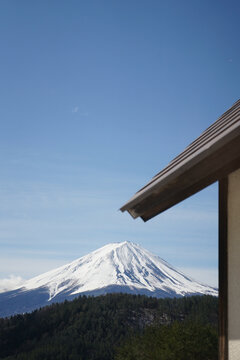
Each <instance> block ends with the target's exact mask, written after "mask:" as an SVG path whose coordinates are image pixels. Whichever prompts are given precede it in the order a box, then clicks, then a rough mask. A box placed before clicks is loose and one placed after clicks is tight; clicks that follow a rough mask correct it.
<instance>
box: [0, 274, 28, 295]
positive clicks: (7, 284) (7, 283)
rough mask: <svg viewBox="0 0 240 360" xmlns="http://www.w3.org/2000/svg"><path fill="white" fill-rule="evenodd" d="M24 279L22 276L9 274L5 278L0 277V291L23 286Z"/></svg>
mask: <svg viewBox="0 0 240 360" xmlns="http://www.w3.org/2000/svg"><path fill="white" fill-rule="evenodd" d="M24 281H25V280H24V279H23V278H22V277H21V276H16V275H9V277H7V278H5V279H0V293H1V292H5V291H10V290H14V289H17V288H19V287H21V286H22V284H23V283H24Z"/></svg>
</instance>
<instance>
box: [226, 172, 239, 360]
mask: <svg viewBox="0 0 240 360" xmlns="http://www.w3.org/2000/svg"><path fill="white" fill-rule="evenodd" d="M228 353H229V360H239V359H240V169H239V170H237V171H235V172H233V173H231V174H230V175H229V177H228Z"/></svg>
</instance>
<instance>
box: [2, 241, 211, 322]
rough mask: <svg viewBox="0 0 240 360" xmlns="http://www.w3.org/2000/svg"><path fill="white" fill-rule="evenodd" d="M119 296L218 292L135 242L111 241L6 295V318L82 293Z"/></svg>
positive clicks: (4, 314) (175, 295)
mask: <svg viewBox="0 0 240 360" xmlns="http://www.w3.org/2000/svg"><path fill="white" fill-rule="evenodd" d="M113 292H125V293H130V294H145V295H147V296H155V297H159V298H161V297H162V298H163V297H181V296H190V295H213V296H217V295H218V291H217V289H215V288H212V287H210V286H207V285H203V284H201V283H199V282H196V281H194V280H193V279H191V278H190V277H187V276H186V275H184V274H183V273H181V272H180V271H178V270H176V269H174V268H173V267H172V266H171V265H170V264H168V263H167V262H166V261H164V260H163V259H161V258H160V257H158V256H156V255H154V254H152V253H151V252H149V251H147V250H145V249H144V248H142V247H141V246H139V245H136V244H134V243H132V242H121V243H111V244H108V245H106V246H104V247H102V248H100V249H98V250H96V251H93V252H91V253H90V254H88V255H85V256H83V257H81V258H79V259H77V260H75V261H73V262H71V263H70V264H67V265H64V266H62V267H60V268H57V269H55V270H51V271H49V272H47V273H44V274H42V275H39V276H37V277H34V278H32V279H30V280H27V281H26V282H25V283H24V284H23V286H22V287H21V288H18V289H15V290H12V291H8V292H4V293H1V294H0V316H1V317H4V316H10V315H13V314H17V313H25V312H30V311H32V310H34V309H37V308H39V307H43V306H45V305H49V304H51V303H53V302H62V301H64V300H66V299H67V300H72V299H73V298H74V297H77V296H79V295H93V296H97V295H102V294H106V293H113Z"/></svg>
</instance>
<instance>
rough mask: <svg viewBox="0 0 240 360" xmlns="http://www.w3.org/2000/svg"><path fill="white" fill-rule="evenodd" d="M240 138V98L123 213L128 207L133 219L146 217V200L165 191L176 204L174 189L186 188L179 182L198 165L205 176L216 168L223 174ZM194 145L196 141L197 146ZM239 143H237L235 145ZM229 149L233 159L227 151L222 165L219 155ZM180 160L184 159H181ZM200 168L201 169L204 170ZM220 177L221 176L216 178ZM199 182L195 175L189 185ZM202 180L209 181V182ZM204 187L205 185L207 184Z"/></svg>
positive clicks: (126, 206)
mask: <svg viewBox="0 0 240 360" xmlns="http://www.w3.org/2000/svg"><path fill="white" fill-rule="evenodd" d="M238 139H240V100H238V101H237V102H236V103H235V104H234V105H233V106H232V107H231V108H230V109H229V110H227V111H226V112H225V113H224V114H223V115H222V116H221V117H220V118H219V119H218V120H217V121H216V122H215V123H213V124H212V125H211V126H210V127H208V128H207V130H205V131H204V132H203V133H202V134H201V135H200V136H199V137H198V138H197V139H196V140H195V141H194V142H193V143H191V144H190V145H189V146H188V147H187V148H186V149H185V150H184V151H183V152H182V153H181V154H180V155H179V156H178V157H176V158H175V159H174V160H173V161H172V162H171V163H170V164H169V165H168V166H167V167H165V168H164V169H163V170H162V171H161V172H160V173H158V174H157V175H156V176H155V177H154V178H153V179H152V180H151V181H150V182H149V183H147V184H146V185H145V186H144V187H143V188H142V189H140V190H139V191H138V192H137V193H136V194H135V195H134V196H133V197H132V198H131V199H130V200H129V201H128V202H127V203H126V204H124V205H123V206H122V207H121V208H120V210H121V211H122V212H124V211H126V210H127V211H128V212H129V213H130V214H131V216H132V217H133V218H137V217H138V216H141V217H142V218H143V217H144V215H143V213H144V203H146V201H147V199H148V198H151V201H152V202H154V201H155V200H156V199H158V201H161V199H162V197H161V192H164V201H165V203H166V202H167V200H166V198H167V197H169V202H170V203H171V206H173V205H174V200H173V199H172V198H171V194H170V192H171V191H173V192H174V193H176V191H177V189H178V188H179V191H180V190H181V191H183V186H182V184H180V183H178V182H180V181H182V182H183V176H184V174H185V173H186V174H187V173H188V175H189V174H190V175H191V169H195V170H194V171H195V172H196V168H197V167H200V168H201V167H202V170H203V171H205V174H204V176H205V177H208V176H210V175H211V176H212V174H211V171H212V170H211V169H214V168H216V169H215V171H216V176H218V177H219V176H220V174H221V171H220V168H221V166H222V167H224V169H225V168H226V166H227V162H230V161H231V157H234V158H236V156H237V154H232V153H231V151H232V150H231V147H229V146H228V144H231V142H233V141H235V142H236V144H237V145H238V143H239V142H240V140H238ZM192 144H194V147H193V145H192ZM236 144H235V145H234V146H235V147H236ZM225 148H226V149H227V150H226V151H228V153H229V154H228V156H229V159H228V158H227V154H225V158H226V159H225V163H222V164H221V159H217V158H216V157H217V155H218V154H220V153H221V149H225ZM239 155H240V153H239ZM178 159H180V160H179V161H177V160H178ZM207 161H212V162H213V163H214V164H213V165H214V166H213V167H211V166H208V165H206V164H207ZM216 162H217V163H216ZM204 164H205V165H204ZM200 168H199V170H201V169H200ZM229 169H231V168H229ZM229 171H230V170H229ZM196 174H197V172H196ZM190 177H191V176H190ZM213 179H215V177H213ZM216 180H217V179H215V180H214V181H216ZM184 181H185V180H184ZM196 182H197V178H196V177H195V178H194V176H193V178H192V184H191V181H189V183H188V185H187V187H188V188H189V187H191V186H192V185H193V183H196ZM202 183H203V184H205V182H202ZM167 188H169V195H167V194H166V189H167ZM202 188H204V185H203V187H202ZM199 190H201V189H198V190H197V191H199ZM197 191H196V192H197ZM187 194H188V192H186V197H189V196H190V195H192V194H193V193H192V194H190V195H188V196H187ZM176 195H177V194H176ZM186 197H185V198H186ZM176 198H177V196H176ZM170 200H171V201H170ZM182 200H183V199H182ZM177 202H178V201H176V203H177ZM145 205H146V204H145ZM149 205H150V204H147V208H149ZM169 207H170V206H169ZM139 208H141V212H142V213H140V212H139ZM167 208H168V207H167ZM159 212H160V211H159ZM159 212H158V213H159ZM153 216H154V215H153Z"/></svg>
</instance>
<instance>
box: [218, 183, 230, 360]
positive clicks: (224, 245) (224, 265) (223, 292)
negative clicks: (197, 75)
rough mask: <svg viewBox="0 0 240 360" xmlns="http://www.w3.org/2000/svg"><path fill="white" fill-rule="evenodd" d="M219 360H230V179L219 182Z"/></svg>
mask: <svg viewBox="0 0 240 360" xmlns="http://www.w3.org/2000/svg"><path fill="white" fill-rule="evenodd" d="M218 221H219V262H218V266H219V272H218V274H219V275H218V277H219V285H218V286H219V360H228V178H227V177H225V178H224V179H222V180H220V181H219V220H218Z"/></svg>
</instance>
